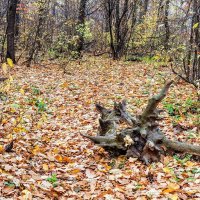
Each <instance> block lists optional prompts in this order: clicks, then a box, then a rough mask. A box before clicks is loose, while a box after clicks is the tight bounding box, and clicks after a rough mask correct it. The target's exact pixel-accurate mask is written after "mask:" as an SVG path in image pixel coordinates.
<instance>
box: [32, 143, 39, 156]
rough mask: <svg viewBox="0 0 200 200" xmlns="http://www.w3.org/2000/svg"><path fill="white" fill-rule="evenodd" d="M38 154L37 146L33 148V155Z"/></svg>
mask: <svg viewBox="0 0 200 200" xmlns="http://www.w3.org/2000/svg"><path fill="white" fill-rule="evenodd" d="M39 152H40V147H39V146H38V145H37V146H35V148H34V149H33V152H32V153H33V154H34V155H36V154H38V153H39Z"/></svg>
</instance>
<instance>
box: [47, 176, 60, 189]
mask: <svg viewBox="0 0 200 200" xmlns="http://www.w3.org/2000/svg"><path fill="white" fill-rule="evenodd" d="M46 180H47V181H49V182H50V183H51V184H52V185H53V186H54V187H56V186H57V182H58V178H57V177H56V174H52V175H51V177H48V178H47V179H46Z"/></svg>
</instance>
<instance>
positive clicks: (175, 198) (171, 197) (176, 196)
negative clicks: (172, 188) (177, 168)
mask: <svg viewBox="0 0 200 200" xmlns="http://www.w3.org/2000/svg"><path fill="white" fill-rule="evenodd" d="M170 199H171V200H178V199H179V198H178V195H177V194H173V195H171V196H170Z"/></svg>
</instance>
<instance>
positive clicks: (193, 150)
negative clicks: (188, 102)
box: [82, 81, 200, 165]
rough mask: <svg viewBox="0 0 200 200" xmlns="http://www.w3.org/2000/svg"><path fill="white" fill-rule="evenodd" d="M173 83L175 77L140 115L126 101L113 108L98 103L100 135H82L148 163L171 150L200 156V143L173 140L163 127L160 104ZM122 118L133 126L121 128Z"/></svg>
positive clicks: (104, 146) (110, 149)
mask: <svg viewBox="0 0 200 200" xmlns="http://www.w3.org/2000/svg"><path fill="white" fill-rule="evenodd" d="M172 84H173V81H170V82H168V83H167V84H166V85H165V86H164V87H163V89H162V90H161V91H160V93H159V94H158V95H155V96H153V97H152V98H150V99H149V101H148V105H147V106H146V108H145V110H144V111H143V113H142V114H141V115H138V116H132V115H131V114H129V113H128V112H127V110H126V101H122V102H120V103H115V104H114V108H113V110H109V109H106V108H104V107H102V106H101V105H99V104H96V108H97V110H98V111H99V112H100V114H101V118H100V119H99V132H98V135H97V136H89V135H84V134H82V136H84V137H86V138H89V139H90V140H91V141H93V142H94V143H95V144H98V145H99V146H101V147H103V148H104V149H105V150H107V151H109V152H112V153H113V154H115V155H120V154H122V153H123V154H126V156H127V157H135V158H138V159H140V160H142V161H143V162H144V163H145V164H147V165H148V164H150V163H151V162H158V161H160V159H161V155H165V154H166V153H167V152H183V153H190V154H193V155H197V156H199V155H200V146H197V145H191V144H187V143H183V142H179V141H173V140H170V139H168V138H167V137H166V136H165V135H164V134H163V133H162V132H161V130H160V129H159V124H158V123H157V122H158V120H159V119H160V118H159V110H158V109H157V106H158V104H159V103H160V102H161V101H162V100H163V99H164V97H165V96H166V94H167V92H168V90H169V88H170V86H171V85H172ZM122 121H125V122H126V123H127V124H128V125H129V127H128V128H126V129H123V130H121V131H118V130H117V125H118V124H119V123H120V122H122Z"/></svg>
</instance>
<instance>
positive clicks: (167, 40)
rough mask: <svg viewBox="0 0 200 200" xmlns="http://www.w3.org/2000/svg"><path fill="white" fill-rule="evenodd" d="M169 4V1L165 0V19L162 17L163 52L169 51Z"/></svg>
mask: <svg viewBox="0 0 200 200" xmlns="http://www.w3.org/2000/svg"><path fill="white" fill-rule="evenodd" d="M169 3H170V0H166V3H165V17H164V25H165V50H168V49H169V38H170V30H169V29H170V27H169V19H168V18H169Z"/></svg>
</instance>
